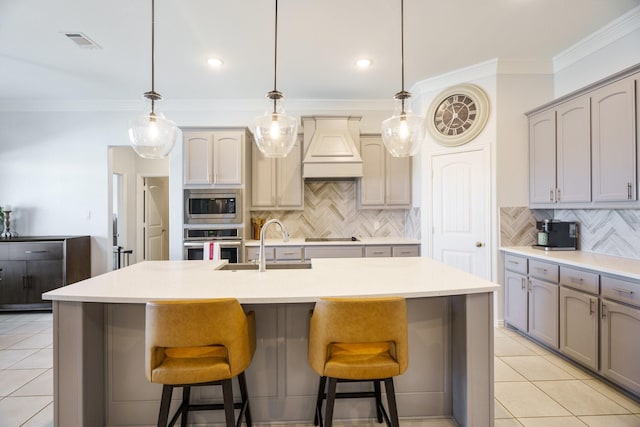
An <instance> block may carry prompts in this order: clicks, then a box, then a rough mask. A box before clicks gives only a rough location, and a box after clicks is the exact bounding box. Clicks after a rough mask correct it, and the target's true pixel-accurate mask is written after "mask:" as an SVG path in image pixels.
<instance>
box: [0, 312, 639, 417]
mask: <svg viewBox="0 0 640 427" xmlns="http://www.w3.org/2000/svg"><path fill="white" fill-rule="evenodd" d="M51 325H52V316H51V313H27V314H24V313H23V314H13V313H11V314H9V313H0V427H15V426H29V427H35V426H53V404H52V400H53V399H52V392H53V373H52V366H53V356H52V351H51V348H52V336H51V335H52V334H51V327H52V326H51ZM495 418H496V420H495V425H496V427H512V426H513V427H516V426H517V427H522V426H524V427H556V426H558V427H560V426H561V427H578V426H579V427H585V426H590V427H640V402H636V401H634V400H632V399H629V398H628V397H625V396H624V395H622V394H620V393H619V392H617V391H616V390H614V389H613V388H611V387H609V386H608V385H606V384H604V383H603V382H601V381H599V380H598V379H595V378H594V377H592V376H591V375H589V374H588V373H586V372H585V371H583V370H581V369H579V368H576V367H575V366H574V365H572V364H570V363H568V362H566V361H564V360H563V359H561V358H559V357H558V356H555V355H554V354H552V353H551V352H549V351H547V350H545V349H544V348H542V347H540V346H538V345H536V344H535V343H533V342H531V341H529V340H527V339H526V338H524V337H522V336H520V335H518V334H517V333H515V332H513V331H510V330H507V329H503V328H499V329H496V332H495ZM356 424H357V425H358V426H364V425H372V426H377V425H378V424H366V423H349V425H350V426H353V425H356ZM401 424H402V425H403V426H405V427H409V426H411V427H414V426H424V427H427V426H428V427H455V423H453V422H452V421H448V420H433V421H429V422H427V421H420V422H418V421H412V422H402V423H401Z"/></svg>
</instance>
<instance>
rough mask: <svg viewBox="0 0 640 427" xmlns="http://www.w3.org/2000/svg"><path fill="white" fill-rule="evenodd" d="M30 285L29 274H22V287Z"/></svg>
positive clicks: (25, 287)
mask: <svg viewBox="0 0 640 427" xmlns="http://www.w3.org/2000/svg"><path fill="white" fill-rule="evenodd" d="M28 287H29V276H22V289H27V288H28Z"/></svg>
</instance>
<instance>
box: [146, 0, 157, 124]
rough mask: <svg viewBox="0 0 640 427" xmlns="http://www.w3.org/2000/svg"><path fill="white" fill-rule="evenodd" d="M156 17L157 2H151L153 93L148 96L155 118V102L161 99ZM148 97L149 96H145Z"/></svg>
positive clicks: (152, 0)
mask: <svg viewBox="0 0 640 427" xmlns="http://www.w3.org/2000/svg"><path fill="white" fill-rule="evenodd" d="M155 17H156V2H155V0H151V92H149V95H150V96H147V98H149V99H150V100H151V116H152V117H153V116H155V101H156V99H160V95H159V94H157V93H156V72H155V69H156V67H155V65H156V64H155V62H156V61H155V58H156V43H155V42H156V40H155V34H156V31H155ZM145 95H147V94H145Z"/></svg>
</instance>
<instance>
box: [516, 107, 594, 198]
mask: <svg viewBox="0 0 640 427" xmlns="http://www.w3.org/2000/svg"><path fill="white" fill-rule="evenodd" d="M529 151H530V157H529V159H530V180H529V191H530V192H529V194H530V203H531V204H532V205H556V204H560V203H576V202H577V203H581V202H590V201H591V174H590V167H591V136H590V130H589V97H588V96H582V97H579V98H576V99H573V100H571V101H568V102H565V103H563V104H560V105H558V106H557V107H556V108H554V109H551V110H546V111H543V112H540V113H538V114H536V115H534V116H531V117H530V120H529Z"/></svg>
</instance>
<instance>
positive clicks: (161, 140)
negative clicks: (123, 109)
mask: <svg viewBox="0 0 640 427" xmlns="http://www.w3.org/2000/svg"><path fill="white" fill-rule="evenodd" d="M154 18H155V0H151V90H150V91H149V92H145V93H144V97H145V98H147V99H148V100H150V101H151V112H149V113H144V114H141V115H139V116H136V117H134V118H133V119H131V120H130V121H129V141H130V142H131V146H132V147H133V149H134V150H135V152H136V153H138V155H139V156H140V157H144V158H147V159H162V158H164V157H167V156H168V155H169V152H170V151H171V149H172V148H173V146H174V145H175V142H176V134H177V128H176V124H175V123H174V122H172V121H171V120H168V119H166V118H165V117H164V115H163V114H162V113H157V112H156V110H155V103H156V101H160V100H161V99H162V96H161V95H160V94H159V93H158V92H156V91H155V69H154V66H155V23H154Z"/></svg>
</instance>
